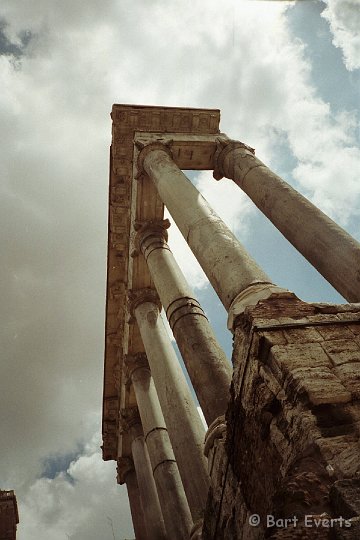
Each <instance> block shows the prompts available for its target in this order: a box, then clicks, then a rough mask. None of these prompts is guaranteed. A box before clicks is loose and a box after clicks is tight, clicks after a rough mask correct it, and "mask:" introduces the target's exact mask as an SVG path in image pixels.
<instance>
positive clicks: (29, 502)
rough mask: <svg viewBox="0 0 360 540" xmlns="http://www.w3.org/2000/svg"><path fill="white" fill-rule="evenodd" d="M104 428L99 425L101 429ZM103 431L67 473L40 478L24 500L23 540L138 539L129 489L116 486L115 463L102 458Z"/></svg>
mask: <svg viewBox="0 0 360 540" xmlns="http://www.w3.org/2000/svg"><path fill="white" fill-rule="evenodd" d="M97 428H99V426H97ZM99 444H100V440H99V433H98V432H97V433H96V434H95V435H94V436H93V438H92V439H91V440H90V442H89V443H88V444H87V445H86V447H85V450H84V452H83V454H82V455H81V456H79V457H78V458H77V459H76V460H74V461H73V462H72V463H70V465H69V467H68V469H67V471H66V472H67V475H68V476H67V475H66V474H65V473H64V472H63V473H59V474H58V475H57V476H56V477H55V478H54V479H49V478H40V479H38V480H36V481H35V482H34V483H33V485H32V486H31V487H30V489H29V490H28V492H27V493H26V496H25V497H24V498H22V497H20V498H19V500H18V504H19V506H20V524H19V528H18V538H19V540H39V538H44V539H45V538H46V539H47V540H66V538H69V539H70V540H99V538H101V539H106V538H108V539H109V540H110V539H112V538H113V533H112V527H113V529H114V532H115V534H116V539H117V540H122V539H123V538H129V537H132V536H133V531H132V527H131V525H130V524H129V519H128V513H129V508H128V502H127V493H126V487H125V486H118V485H117V484H116V479H115V478H116V464H114V463H113V462H107V463H104V462H103V461H102V458H101V453H100V448H99Z"/></svg>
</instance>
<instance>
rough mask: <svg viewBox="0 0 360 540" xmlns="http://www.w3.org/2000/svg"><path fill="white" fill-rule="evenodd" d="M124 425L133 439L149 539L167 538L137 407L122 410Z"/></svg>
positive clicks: (135, 462)
mask: <svg viewBox="0 0 360 540" xmlns="http://www.w3.org/2000/svg"><path fill="white" fill-rule="evenodd" d="M122 418H123V425H124V424H125V425H126V428H127V430H128V431H129V433H130V437H131V439H132V442H131V452H132V458H133V462H134V466H135V470H136V477H137V480H138V485H139V491H140V497H141V506H142V508H143V512H144V516H145V526H146V531H147V535H148V538H149V540H150V539H152V538H156V539H159V540H166V539H168V536H167V534H166V531H165V524H164V519H163V515H162V512H161V507H160V502H159V497H158V494H157V490H156V485H155V481H154V477H153V473H152V467H151V463H150V458H149V453H148V450H147V447H146V444H145V441H144V435H143V430H142V427H141V423H140V416H139V413H138V410H137V408H136V407H134V408H132V409H124V410H123V411H122Z"/></svg>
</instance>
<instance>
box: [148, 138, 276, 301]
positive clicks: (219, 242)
mask: <svg viewBox="0 0 360 540" xmlns="http://www.w3.org/2000/svg"><path fill="white" fill-rule="evenodd" d="M150 146H151V145H149V147H145V148H144V150H146V153H145V154H143V155H144V158H143V166H144V169H145V171H146V172H147V174H148V175H149V176H150V178H151V179H152V180H153V182H154V184H155V185H156V188H157V190H158V193H159V195H160V198H161V199H162V201H163V203H164V204H165V205H166V207H167V208H168V210H169V212H170V214H171V215H172V217H173V218H174V221H175V222H176V224H177V226H178V227H179V229H180V231H181V233H182V235H183V236H184V238H185V240H186V241H187V243H188V244H189V246H190V248H191V249H192V251H193V253H194V255H195V256H196V258H197V260H198V261H199V263H200V265H201V267H202V269H203V270H204V272H205V274H206V275H207V277H208V278H209V281H210V283H211V284H212V286H213V287H214V289H215V291H216V292H217V294H218V296H219V298H220V300H221V301H222V303H223V304H224V306H225V308H226V309H227V310H228V309H229V307H230V305H231V303H232V301H233V300H234V299H235V297H236V296H237V295H238V294H239V293H240V292H241V291H243V290H244V289H246V288H247V287H249V286H250V285H252V284H254V283H259V282H260V283H270V279H269V278H268V276H267V275H266V274H265V272H263V270H262V269H261V268H260V267H259V266H258V265H257V264H256V262H255V261H254V260H253V259H252V258H251V257H250V255H249V254H248V253H247V251H246V250H245V249H244V248H243V246H242V245H241V244H240V242H239V241H238V240H237V239H236V238H235V236H234V235H233V234H232V232H231V231H230V229H229V228H228V227H227V226H226V225H225V223H224V222H223V221H222V220H221V219H220V217H219V216H218V215H217V214H216V213H215V212H214V210H213V209H212V208H211V207H210V206H209V204H208V203H207V201H206V200H205V199H204V197H203V196H202V195H201V194H200V193H199V191H198V190H197V189H196V188H195V186H193V184H192V183H191V182H190V180H189V179H188V178H187V177H186V176H185V175H184V173H183V172H182V171H181V170H180V169H179V167H177V165H176V164H175V163H174V161H173V160H172V159H171V157H170V156H169V155H168V153H167V151H166V150H165V149H164V150H162V149H161V148H158V147H155V148H154V149H151V148H150ZM144 150H142V152H144ZM140 158H141V154H140Z"/></svg>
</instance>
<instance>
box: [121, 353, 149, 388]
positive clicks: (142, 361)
mask: <svg viewBox="0 0 360 540" xmlns="http://www.w3.org/2000/svg"><path fill="white" fill-rule="evenodd" d="M124 363H125V368H126V371H125V373H126V377H127V379H128V380H129V381H131V377H132V374H133V373H134V372H135V371H136V370H138V369H147V370H148V371H149V373H150V367H149V362H148V359H147V356H146V353H144V352H140V353H136V354H127V355H125V357H124Z"/></svg>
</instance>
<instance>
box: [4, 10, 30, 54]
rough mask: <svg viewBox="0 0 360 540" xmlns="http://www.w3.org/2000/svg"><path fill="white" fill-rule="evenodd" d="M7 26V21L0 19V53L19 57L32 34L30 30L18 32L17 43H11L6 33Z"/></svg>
mask: <svg viewBox="0 0 360 540" xmlns="http://www.w3.org/2000/svg"><path fill="white" fill-rule="evenodd" d="M7 26H8V23H7V22H6V21H5V20H4V19H0V55H3V56H13V57H14V58H17V59H19V58H21V57H22V56H23V55H24V54H25V53H26V49H27V47H28V45H29V43H30V41H31V40H32V39H33V34H32V32H31V31H30V30H23V31H22V32H20V33H19V34H18V38H19V44H18V43H13V42H12V41H11V40H10V39H9V38H8V36H7V35H6V28H7Z"/></svg>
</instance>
